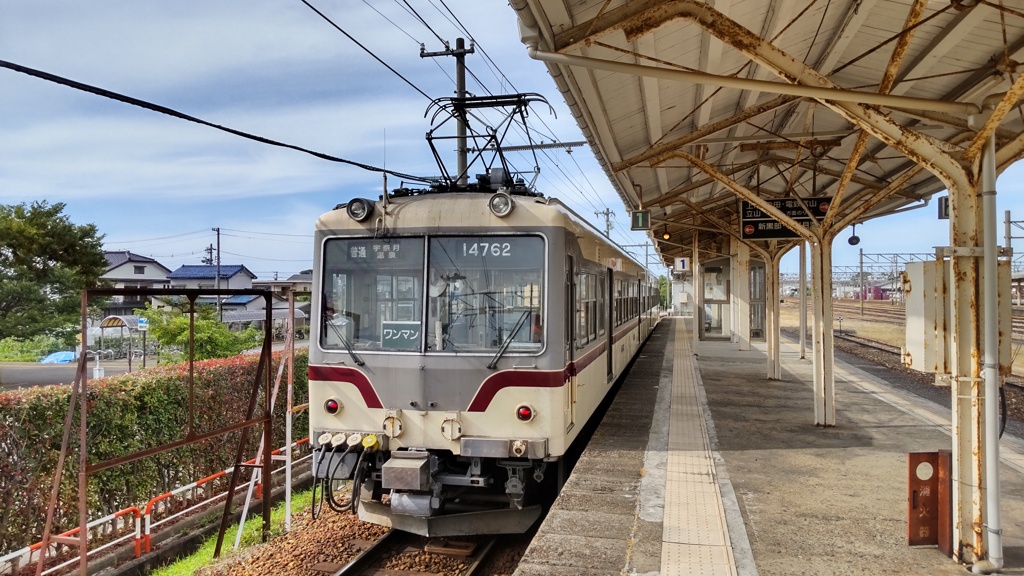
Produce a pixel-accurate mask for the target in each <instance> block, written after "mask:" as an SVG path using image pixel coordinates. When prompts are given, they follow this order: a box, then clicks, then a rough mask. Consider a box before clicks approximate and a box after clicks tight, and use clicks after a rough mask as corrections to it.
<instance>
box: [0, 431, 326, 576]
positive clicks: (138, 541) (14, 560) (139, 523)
mask: <svg viewBox="0 0 1024 576" xmlns="http://www.w3.org/2000/svg"><path fill="white" fill-rule="evenodd" d="M308 443H309V438H303V439H301V440H298V441H296V442H293V443H292V446H293V447H298V446H301V445H303V444H308ZM285 450H286V448H278V449H276V450H274V451H273V452H271V455H272V456H274V455H279V454H281V453H283V452H284V451H285ZM255 462H256V459H255V458H253V459H251V460H249V461H248V462H246V464H253V463H255ZM232 470H233V468H228V469H226V470H221V471H220V472H217V473H215V474H211V475H209V476H207V477H205V478H200V479H199V480H196V481H195V482H192V483H189V484H186V485H184V486H179V487H178V488H175V489H174V490H171V491H170V492H165V493H163V494H160V495H159V496H154V497H153V498H150V499H149V501H148V502H147V503H146V505H145V507H144V508H145V513H143V512H142V511H141V510H140V509H139V508H138V507H136V506H131V507H128V508H125V509H123V510H119V511H117V512H114V513H113V514H108V515H106V516H104V517H102V518H98V519H96V520H93V521H92V522H89V523H88V524H86V528H94V527H96V526H100V525H102V524H104V523H106V522H110V521H112V520H116V519H117V518H121V517H123V516H127V515H129V514H130V515H132V516H133V517H134V519H135V534H134V539H135V557H136V558H138V557H140V556H142V545H143V543H145V548H146V553H147V554H148V553H149V552H151V542H152V540H151V531H152V524H153V522H152V515H153V510H154V509H155V508H156V506H157V505H158V504H159V503H160V502H162V501H164V500H167V499H169V498H171V497H173V496H175V495H177V494H181V493H182V492H186V491H188V490H193V489H195V488H199V487H200V486H203V485H204V484H208V483H210V482H212V481H214V480H216V479H217V478H220V477H222V476H225V475H227V474H229V473H230V472H231V471H232ZM262 488H263V483H262V482H260V483H259V484H258V486H257V490H258V493H259V494H262ZM143 519H145V530H144V531H143ZM78 532H79V528H78V527H77V526H76V527H75V528H72V529H70V530H68V531H67V532H62V533H61V534H59V535H58V536H62V537H71V536H74V535H76V534H78ZM126 537H127V536H124V537H122V538H118V539H116V540H114V541H113V542H110V543H108V544H106V545H104V546H101V547H100V548H97V549H96V550H91V551H90V552H97V551H99V550H102V549H104V548H107V547H109V546H112V545H113V544H115V543H116V542H119V541H120V540H122V539H124V538H126ZM42 547H43V543H42V542H36V543H35V544H32V545H30V546H28V547H26V548H22V549H20V550H15V551H14V552H11V553H10V554H7V555H5V556H2V557H0V570H3V569H4V568H3V565H4V564H9V565H10V567H11V568H12V569H11V571H10V573H12V574H13V573H15V572H16V571H17V566H18V559H19V558H21V557H22V556H26V555H28V556H29V559H30V560H31V555H32V553H34V552H38V551H39V550H40V549H42ZM71 562H77V559H75V560H72V561H71Z"/></svg>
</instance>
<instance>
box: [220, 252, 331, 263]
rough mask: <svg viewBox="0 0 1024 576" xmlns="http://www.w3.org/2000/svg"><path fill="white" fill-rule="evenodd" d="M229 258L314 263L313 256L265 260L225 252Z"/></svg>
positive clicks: (267, 259)
mask: <svg viewBox="0 0 1024 576" xmlns="http://www.w3.org/2000/svg"><path fill="white" fill-rule="evenodd" d="M224 253H225V254H227V255H228V256H238V257H239V258H251V259H253V260H265V261H267V262H312V261H313V257H312V255H311V256H310V257H309V258H292V259H289V258H263V257H261V256H249V255H248V254H236V253H234V252H228V251H227V250H225V251H224Z"/></svg>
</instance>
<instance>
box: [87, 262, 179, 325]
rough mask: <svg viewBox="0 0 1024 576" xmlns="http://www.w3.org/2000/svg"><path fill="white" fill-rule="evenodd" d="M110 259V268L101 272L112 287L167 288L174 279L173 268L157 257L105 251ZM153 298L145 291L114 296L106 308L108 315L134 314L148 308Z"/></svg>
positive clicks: (108, 263)
mask: <svg viewBox="0 0 1024 576" xmlns="http://www.w3.org/2000/svg"><path fill="white" fill-rule="evenodd" d="M103 255H104V256H105V257H106V258H107V270H106V271H105V272H104V273H103V274H102V275H100V279H101V280H105V281H106V282H107V283H108V284H109V285H110V287H111V288H120V289H132V288H142V289H150V288H166V287H167V286H169V285H170V283H171V281H170V280H169V279H168V275H169V274H170V273H171V271H170V269H169V268H167V267H166V266H164V265H163V264H161V263H159V262H157V261H156V260H154V259H152V258H149V257H146V256H140V255H138V254H133V253H132V252H129V251H127V250H119V251H116V252H114V251H112V252H104V253H103ZM148 301H150V298H147V297H145V296H142V295H141V294H134V295H133V294H127V295H125V296H114V297H112V298H111V300H110V303H109V304H107V306H106V307H105V308H104V315H105V316H124V315H130V314H134V310H136V309H140V308H145V307H146V303H147V302H148Z"/></svg>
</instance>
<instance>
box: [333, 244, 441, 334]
mask: <svg viewBox="0 0 1024 576" xmlns="http://www.w3.org/2000/svg"><path fill="white" fill-rule="evenodd" d="M423 244H424V240H423V238H387V239H368V238H360V239H349V238H333V239H330V240H328V241H327V242H326V243H325V244H324V250H323V253H324V269H323V279H324V280H323V286H322V290H323V310H322V311H321V316H322V322H323V325H322V330H321V331H320V345H321V346H323V347H324V348H325V349H328V350H332V349H333V350H345V349H347V348H348V347H349V346H351V347H352V348H353V349H355V350H398V351H415V352H419V351H420V350H421V347H422V341H423V329H422V322H423V276H424V274H423Z"/></svg>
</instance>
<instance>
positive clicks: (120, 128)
mask: <svg viewBox="0 0 1024 576" xmlns="http://www.w3.org/2000/svg"><path fill="white" fill-rule="evenodd" d="M311 3H313V5H314V6H316V7H317V8H318V9H319V10H321V11H323V12H324V13H325V14H327V15H328V16H329V17H330V18H331V19H332V20H334V21H335V22H336V23H337V24H338V25H339V26H341V27H342V28H343V29H345V30H346V31H347V32H348V33H349V34H350V35H352V36H353V37H354V38H355V39H356V40H358V41H359V42H360V43H362V44H363V45H364V46H366V47H367V48H368V49H370V50H371V51H373V52H374V53H375V54H376V55H377V56H378V57H380V58H381V59H382V60H384V61H385V62H387V63H388V64H390V65H391V66H392V67H393V68H395V69H396V70H397V71H398V72H400V73H401V74H402V75H403V76H404V77H405V78H407V79H408V80H409V81H410V82H411V83H412V84H414V85H416V86H417V87H418V88H419V89H420V90H422V91H424V92H426V93H427V94H429V95H430V96H431V97H445V96H450V95H453V93H454V81H453V80H452V78H454V72H453V70H454V59H452V58H427V59H423V58H420V56H419V50H420V49H419V44H420V43H424V44H425V47H426V49H427V50H428V51H437V50H441V49H442V48H443V46H442V44H441V41H440V40H439V39H438V37H437V36H440V38H442V39H445V40H449V41H450V42H451V43H452V45H453V46H454V40H455V38H456V37H458V36H460V35H461V36H466V34H465V33H464V32H461V31H460V30H459V27H458V26H457V24H456V23H455V20H456V18H457V20H458V21H460V22H461V23H462V24H463V25H465V27H466V28H467V29H468V31H469V33H470V34H471V35H472V36H473V37H474V38H476V39H477V40H478V42H479V44H478V46H477V53H476V54H473V55H470V56H468V57H467V64H468V66H469V68H470V70H471V71H472V73H473V74H475V76H476V77H477V78H479V80H480V82H482V84H483V87H481V84H480V83H478V82H477V81H476V80H475V79H473V78H472V77H471V78H470V79H469V81H468V88H469V90H470V91H471V92H473V93H475V94H485V93H486V91H487V90H489V91H490V92H492V93H502V92H512V91H514V90H518V91H520V92H539V93H541V94H543V95H544V96H546V97H547V98H548V100H549V101H550V103H551V104H552V106H553V107H554V108H555V111H556V114H557V117H555V116H552V115H550V114H549V113H548V112H547V110H545V109H543V107H537V108H535V109H533V111H532V114H531V116H530V118H531V122H532V126H533V128H534V129H536V130H538V131H540V132H541V134H540V136H539V138H540V139H542V140H545V141H550V140H551V139H552V138H555V139H558V140H560V141H565V142H569V141H576V140H582V137H581V135H580V132H579V129H578V128H577V127H576V125H575V123H574V121H573V120H572V117H571V115H570V114H569V112H568V110H567V109H566V107H565V104H564V102H562V101H561V99H560V96H559V94H558V92H557V90H556V89H555V86H554V83H553V82H552V80H551V79H550V77H548V75H547V71H546V69H545V68H544V66H543V65H542V64H540V63H538V62H535V61H532V60H530V59H529V58H528V57H527V55H526V49H525V48H524V47H523V45H522V44H521V43H520V42H519V39H518V33H517V28H516V21H515V16H514V13H513V11H512V9H511V8H510V7H508V6H507V4H506V3H505V2H486V3H484V2H479V1H478V0H445V3H444V4H442V3H441V2H440V0H433V2H425V1H416V2H409V4H408V6H413V7H415V8H416V10H417V11H418V13H419V14H420V16H422V17H423V18H424V19H425V20H426V21H427V22H428V23H429V24H430V27H431V28H432V29H433V32H432V31H431V30H430V29H428V28H427V27H426V26H425V25H423V24H422V23H420V22H419V21H418V20H417V19H416V18H415V17H414V15H413V14H411V13H410V11H409V10H408V8H407V5H406V4H405V3H404V2H402V1H401V0H396V1H392V2H383V1H372V2H371V1H370V0H367V1H366V2H359V1H355V0H349V1H347V2H323V1H318V2H312V1H311ZM371 5H372V7H371ZM445 6H447V8H450V9H451V12H452V13H454V16H455V17H452V15H451V14H449V13H448V12H447V10H446V9H445ZM435 32H436V34H437V36H435ZM481 49H482V51H481ZM482 52H486V54H487V55H488V56H489V57H490V59H487V58H485V57H484V55H483V53H482ZM0 59H3V60H7V61H10V62H14V63H16V64H20V65H23V66H28V67H32V68H36V69H39V70H42V71H45V72H49V73H52V74H56V75H60V76H64V77H67V78H70V79H73V80H77V81H79V82H83V83H86V84H92V85H95V86H98V87H101V88H105V89H108V90H111V91H114V92H120V93H123V94H126V95H129V96H133V97H136V98H140V99H143V100H148V101H150V102H153V103H156V104H160V105H163V106H167V107H170V108H173V109H176V110H179V111H181V112H184V113H186V114H190V115H193V116H197V117H200V118H202V119H204V120H208V121H210V122H213V123H217V124H222V125H225V126H229V127H232V128H235V129H238V130H242V131H245V132H249V133H253V134H258V135H260V136H264V137H267V138H271V139H275V140H280V141H283V142H287V143H290V144H295V145H299V146H302V147H305V148H310V149H313V150H317V151H320V152H324V153H328V154H331V155H334V156H339V157H342V158H346V159H350V160H354V161H357V162H361V163H365V164H371V165H375V166H382V165H385V164H386V166H387V167H388V168H389V169H392V170H396V171H398V172H403V173H408V174H424V175H432V174H437V168H436V167H435V165H434V163H433V159H432V157H431V154H430V151H429V149H428V147H427V145H426V142H425V141H424V139H423V135H424V134H425V133H426V131H427V130H428V129H429V128H430V126H429V124H428V119H426V118H424V111H425V109H426V106H427V104H428V99H427V98H426V97H424V96H423V95H421V94H420V93H418V92H417V91H416V90H414V89H413V88H412V87H410V86H409V85H408V84H407V83H406V82H404V81H403V80H402V79H400V78H398V77H397V76H396V75H394V74H392V73H391V72H390V71H388V70H387V69H386V68H385V67H384V66H382V65H381V64H380V63H378V62H377V61H375V60H374V59H373V58H372V57H371V56H370V55H368V54H367V53H366V52H364V51H363V50H362V49H360V48H359V47H358V46H356V45H355V44H354V43H353V42H352V41H351V40H350V39H348V38H346V37H345V36H344V35H343V34H342V33H340V32H339V31H338V30H336V29H334V28H333V27H331V26H330V25H329V24H328V23H327V22H325V21H324V20H323V19H321V18H320V17H319V16H318V15H317V14H315V13H314V12H313V11H312V10H310V9H309V8H308V7H307V6H306V5H304V4H303V3H302V2H301V1H300V0H294V1H291V2H283V1H273V2H272V1H269V0H267V1H264V0H251V1H245V2H243V1H241V0H221V1H218V2H198V1H195V0H187V1H181V2H156V1H152V0H148V1H147V0H143V1H138V0H133V1H127V0H124V1H114V0H105V1H100V2H87V3H83V2H73V1H70V0H33V1H27V0H12V1H8V2H4V3H3V6H2V7H0ZM492 60H493V63H492ZM510 83H511V85H514V86H515V88H514V89H513V88H512V87H511V86H510ZM484 87H486V90H485V89H484ZM0 109H2V110H3V111H4V112H3V113H2V114H0V134H2V135H3V137H2V138H0V203H4V204H15V203H20V202H31V201H38V200H46V201H48V202H50V203H54V202H64V203H65V204H66V205H67V208H66V213H67V214H68V215H69V216H70V217H71V219H72V220H73V221H74V222H76V223H79V224H84V223H94V224H96V226H97V227H98V228H99V230H100V232H101V233H102V234H104V235H105V236H106V238H105V245H106V248H107V249H110V250H131V251H133V252H136V253H139V254H144V255H147V256H152V257H155V258H157V259H158V260H159V261H160V262H161V263H163V264H164V265H166V266H168V267H169V268H171V269H175V268H177V267H178V266H180V265H182V264H197V263H199V262H200V259H201V258H203V256H204V249H205V248H206V247H207V246H208V245H210V244H213V243H214V242H215V235H214V232H213V231H212V230H211V229H212V228H214V227H219V228H221V230H222V238H221V248H222V251H223V256H222V261H223V262H224V263H225V264H245V265H246V266H247V267H248V268H249V269H250V270H252V271H254V272H255V273H256V274H257V276H259V277H260V278H272V277H273V276H274V275H275V273H276V274H277V275H279V276H282V277H287V276H288V275H289V274H291V273H294V272H297V271H299V270H301V269H304V268H308V267H310V266H311V257H312V246H311V243H312V226H313V222H314V220H315V219H316V217H317V216H318V215H319V214H321V213H322V212H325V211H327V210H329V209H331V208H333V207H334V206H335V205H337V204H339V203H342V202H345V201H347V200H349V199H350V198H352V197H355V196H367V197H376V196H377V195H379V193H380V189H381V185H382V183H381V178H380V175H379V174H376V173H372V172H367V171H363V170H361V169H358V168H355V167H352V166H346V165H342V164H335V163H331V162H327V161H324V160H320V159H317V158H314V157H312V156H308V155H305V154H302V153H299V152H296V151H292V150H286V149H281V148H275V147H271V146H267V145H264V144H260V143H256V142H251V141H247V140H244V139H242V138H239V137H237V136H233V135H229V134H225V133H223V132H219V131H216V130H213V129H211V128H208V127H204V126H199V125H196V124H191V123H187V122H184V121H182V120H178V119H175V118H171V117H168V116H164V115H160V114H157V113H154V112H151V111H147V110H143V109H140V108H135V107H132V106H129V105H126V104H123V103H120V102H115V101H111V100H107V99H104V98H101V97H98V96H94V95H91V94H86V93H83V92H79V91H76V90H73V89H70V88H67V87H64V86H60V85H57V84H53V83H50V82H46V81H43V80H39V79H36V78H32V77H29V76H25V75H22V74H19V73H16V72H12V71H9V70H6V69H0ZM494 119H495V118H494V117H492V120H494ZM512 140H515V141H512V142H506V143H511V144H521V143H523V141H524V139H523V138H522V137H521V135H516V136H513V137H512ZM448 159H449V160H451V162H450V164H454V159H453V157H449V158H448ZM512 160H513V162H514V163H515V164H516V165H517V166H520V167H529V166H531V165H532V160H530V159H528V158H526V157H524V156H519V157H514V158H512ZM540 165H541V176H540V178H539V180H538V188H539V189H540V191H541V192H543V193H544V194H545V195H547V196H555V197H558V198H560V199H562V200H564V201H566V202H567V203H568V204H569V205H570V206H573V207H574V208H575V209H576V211H577V212H579V213H580V214H581V215H583V216H585V217H588V218H590V217H591V215H593V214H594V212H597V211H601V210H604V209H606V208H609V209H611V210H612V211H613V212H615V213H616V216H615V218H614V219H613V224H614V226H615V229H614V231H613V233H612V237H613V239H615V240H617V241H618V242H620V243H623V244H639V243H642V242H643V241H644V237H643V236H640V235H638V234H636V233H631V232H629V230H628V228H629V219H628V217H627V215H626V213H625V211H624V208H623V207H622V204H621V202H620V201H619V199H618V196H617V195H616V194H615V192H614V191H613V189H612V187H611V185H610V184H609V183H608V181H607V178H606V176H605V175H604V173H603V171H602V170H601V169H600V167H599V166H598V164H597V162H596V161H595V160H594V158H593V155H592V154H591V152H590V150H589V149H588V148H586V147H584V148H577V149H575V150H574V151H573V153H572V154H571V155H570V154H567V153H566V152H565V151H564V150H551V151H548V152H547V153H546V154H544V155H542V156H541V162H540ZM1018 168H1019V166H1018V167H1014V168H1011V169H1010V171H1008V172H1007V173H1006V174H1004V175H1003V177H1002V178H1001V180H1000V186H1001V189H1000V192H1001V196H1000V220H1001V218H1002V210H1005V209H1011V210H1013V211H1014V213H1015V214H1019V215H1020V216H1019V217H1020V218H1021V219H1024V206H1020V194H1019V191H1020V185H1019V184H1016V182H1018V181H1020V180H1021V178H1020V176H1021V171H1020V170H1019V169H1018ZM1006 182H1012V183H1013V185H1010V188H1013V189H1012V190H1010V193H1009V194H1007V193H1005V192H1006V188H1007V187H1006V185H1005V184H1004V183H1006ZM397 184H398V182H397V181H395V179H394V178H391V179H390V180H389V187H394V186H396V185H397ZM1011 200H1012V202H1010V201H1011ZM593 220H597V217H596V216H594V217H593ZM1000 230H1001V229H1000ZM857 234H858V236H860V237H861V239H862V242H861V244H860V245H859V246H857V247H856V248H854V247H851V246H849V245H847V244H846V242H845V238H846V237H847V236H848V234H845V233H844V234H843V235H842V236H841V239H840V241H838V242H837V243H836V249H835V256H834V258H835V261H836V263H837V264H847V265H853V264H856V262H857V249H858V248H863V249H864V251H865V252H867V253H891V252H930V251H932V247H933V246H937V245H945V244H948V225H947V222H945V221H938V220H937V219H936V218H935V207H934V203H932V204H931V205H929V206H928V207H927V208H924V209H922V210H919V211H915V212H910V213H907V214H904V215H899V216H893V217H889V218H885V219H881V220H875V221H872V222H868V223H866V224H864V225H862V226H858V228H857ZM1000 236H1001V231H1000ZM637 252H638V253H639V254H641V255H642V254H643V249H642V248H640V249H637ZM796 270H797V262H796V258H794V257H787V259H786V260H785V261H784V263H783V271H784V272H785V271H792V272H795V271H796Z"/></svg>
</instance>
